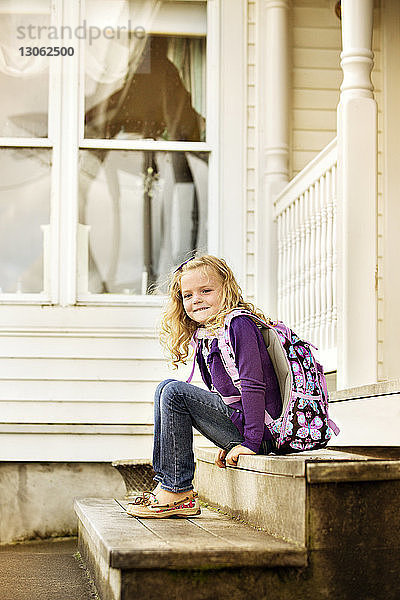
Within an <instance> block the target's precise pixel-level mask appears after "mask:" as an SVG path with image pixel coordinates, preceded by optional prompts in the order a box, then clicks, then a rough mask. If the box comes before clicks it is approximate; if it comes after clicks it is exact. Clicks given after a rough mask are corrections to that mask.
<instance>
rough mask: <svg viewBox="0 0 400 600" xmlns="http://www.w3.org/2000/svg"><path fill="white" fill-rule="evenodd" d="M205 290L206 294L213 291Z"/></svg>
mask: <svg viewBox="0 0 400 600" xmlns="http://www.w3.org/2000/svg"><path fill="white" fill-rule="evenodd" d="M203 292H204V293H205V294H208V293H209V292H212V290H203Z"/></svg>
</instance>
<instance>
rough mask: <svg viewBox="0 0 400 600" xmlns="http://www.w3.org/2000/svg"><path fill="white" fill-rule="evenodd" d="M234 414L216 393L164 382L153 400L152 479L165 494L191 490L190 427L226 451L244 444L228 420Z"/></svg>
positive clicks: (187, 385)
mask: <svg viewBox="0 0 400 600" xmlns="http://www.w3.org/2000/svg"><path fill="white" fill-rule="evenodd" d="M233 412H234V409H233V408H230V407H229V406H227V405H226V404H225V403H224V401H223V400H222V398H221V396H220V395H219V394H218V393H217V392H210V391H208V390H204V389H202V388H199V387H197V386H195V385H191V384H190V383H185V382H183V381H176V380H175V379H167V380H166V381H163V382H162V383H160V385H159V386H158V387H157V389H156V393H155V396H154V448H153V469H154V471H155V474H156V475H155V477H154V479H155V480H156V481H158V482H160V483H161V487H162V489H164V490H168V491H170V492H186V491H188V490H191V489H193V484H192V480H193V476H194V455H193V427H195V428H196V429H197V430H198V431H199V432H200V433H202V434H203V435H204V436H205V437H206V438H208V439H209V440H211V441H212V442H213V443H214V444H215V445H216V446H219V447H220V448H223V449H224V450H227V451H229V450H230V449H231V448H233V447H234V446H237V445H238V444H240V443H241V442H243V439H244V438H243V437H242V436H241V435H240V433H239V432H238V430H237V429H236V427H235V425H234V424H233V423H232V421H231V420H230V418H229V415H231V414H232V413H233Z"/></svg>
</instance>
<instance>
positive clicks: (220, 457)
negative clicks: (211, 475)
mask: <svg viewBox="0 0 400 600" xmlns="http://www.w3.org/2000/svg"><path fill="white" fill-rule="evenodd" d="M226 455H227V451H226V450H219V451H218V454H217V458H216V459H215V464H216V465H217V467H219V468H220V469H225V467H226V464H225V456H226Z"/></svg>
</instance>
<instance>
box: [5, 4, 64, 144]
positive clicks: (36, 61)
mask: <svg viewBox="0 0 400 600" xmlns="http://www.w3.org/2000/svg"><path fill="white" fill-rule="evenodd" d="M49 26H50V1H49V0H23V1H21V0H9V1H8V2H0V89H1V90H2V93H1V95H0V136H3V137H39V138H42V137H47V135H48V127H47V114H48V95H49V60H50V58H49V57H48V56H40V55H39V56H27V54H28V52H29V51H28V50H27V49H26V48H27V47H28V46H29V47H40V46H47V45H48V42H47V36H48V34H49ZM51 45H53V46H54V45H55V44H54V41H53V42H52V44H51ZM20 48H22V49H23V50H20ZM22 52H23V54H24V55H22ZM53 60H54V59H53Z"/></svg>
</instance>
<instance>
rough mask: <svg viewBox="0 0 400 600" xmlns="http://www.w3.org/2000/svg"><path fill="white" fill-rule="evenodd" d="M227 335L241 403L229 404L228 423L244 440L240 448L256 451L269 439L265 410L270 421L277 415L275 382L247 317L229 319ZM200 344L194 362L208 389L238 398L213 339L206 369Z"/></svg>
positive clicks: (256, 331)
mask: <svg viewBox="0 0 400 600" xmlns="http://www.w3.org/2000/svg"><path fill="white" fill-rule="evenodd" d="M229 333H230V339H231V343H232V348H233V350H234V352H235V359H236V366H237V369H238V371H239V377H240V383H241V387H242V395H241V400H239V401H238V402H235V403H234V404H230V406H231V408H233V409H235V412H234V413H233V414H232V416H231V420H232V422H233V423H234V425H235V426H236V428H237V429H238V431H239V433H240V434H241V435H243V437H244V442H242V445H243V446H246V448H250V450H253V451H254V452H258V451H259V449H260V445H261V442H262V441H263V440H269V439H271V438H272V436H271V433H270V432H269V430H268V428H267V427H266V425H265V424H264V418H265V410H267V411H268V413H269V414H270V415H271V417H273V418H274V419H276V418H277V417H279V415H280V414H281V410H282V401H281V395H280V391H279V384H278V379H277V377H276V374H275V371H274V368H273V366H272V362H271V359H270V357H269V354H268V352H267V349H266V347H265V342H264V338H263V336H262V333H261V331H260V330H259V328H258V327H257V325H256V324H255V323H254V321H252V319H251V318H250V317H247V316H244V315H239V316H237V317H235V318H234V319H232V322H231V325H230V332H229ZM203 343H204V342H203V340H200V344H199V348H198V351H197V355H196V359H197V363H198V365H199V368H200V373H201V376H202V379H203V381H204V383H205V384H206V385H207V387H208V388H209V389H211V386H212V385H213V386H214V388H215V389H216V391H217V392H219V393H220V394H221V396H224V397H227V396H237V395H239V393H240V392H239V391H238V390H237V389H236V387H235V386H234V385H233V383H232V380H231V378H230V377H229V375H228V373H227V372H226V370H225V367H224V365H223V362H222V359H221V355H220V351H219V348H218V342H217V339H216V338H215V339H214V340H213V341H212V344H211V348H210V353H209V355H208V357H207V363H208V369H207V366H206V364H205V361H204V357H203V354H202V344H203Z"/></svg>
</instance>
